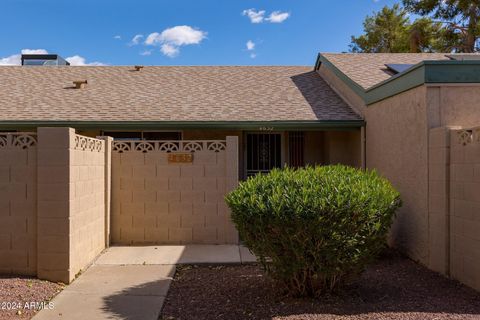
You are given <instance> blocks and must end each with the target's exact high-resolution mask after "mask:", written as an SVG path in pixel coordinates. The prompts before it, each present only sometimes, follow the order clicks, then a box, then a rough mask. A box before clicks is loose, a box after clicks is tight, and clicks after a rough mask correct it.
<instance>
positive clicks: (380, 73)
mask: <svg viewBox="0 0 480 320" xmlns="http://www.w3.org/2000/svg"><path fill="white" fill-rule="evenodd" d="M446 54H447V53H322V56H324V57H325V58H327V60H328V61H330V62H331V63H332V64H333V65H335V67H337V68H338V69H339V70H340V71H341V72H343V73H344V74H345V75H346V76H347V77H349V78H350V79H352V80H353V81H355V82H356V83H357V84H359V85H360V86H361V87H363V88H364V89H368V88H370V87H372V86H374V85H376V84H378V83H380V82H382V81H384V80H387V79H389V78H390V77H391V76H392V73H391V72H390V71H389V70H388V69H387V67H386V66H385V65H386V64H417V63H420V62H422V61H425V60H449V58H448V57H446V56H445V55H446Z"/></svg>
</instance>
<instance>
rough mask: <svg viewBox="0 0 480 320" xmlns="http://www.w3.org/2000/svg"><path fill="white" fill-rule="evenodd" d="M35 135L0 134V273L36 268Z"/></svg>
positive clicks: (30, 271) (34, 271)
mask: <svg viewBox="0 0 480 320" xmlns="http://www.w3.org/2000/svg"><path fill="white" fill-rule="evenodd" d="M36 144H37V137H36V134H31V133H11V134H4V133H0V273H15V274H23V275H35V274H36V270H37V147H36Z"/></svg>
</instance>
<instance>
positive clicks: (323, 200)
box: [225, 165, 401, 296]
mask: <svg viewBox="0 0 480 320" xmlns="http://www.w3.org/2000/svg"><path fill="white" fill-rule="evenodd" d="M225 200H226V202H227V204H228V206H229V207H230V209H231V211H232V219H233V221H234V223H235V225H236V226H237V228H238V231H239V234H240V237H241V239H242V241H243V242H244V244H245V245H246V246H247V247H248V248H249V249H250V250H251V251H252V252H253V253H254V254H255V255H256V256H257V257H258V259H259V262H260V263H261V264H262V265H263V266H264V267H265V269H266V271H267V273H268V274H269V275H270V276H271V277H272V278H273V279H274V280H276V281H277V282H278V283H279V284H281V285H283V286H285V287H286V288H287V289H288V291H289V293H290V294H292V295H296V296H315V295H319V294H321V293H323V292H325V291H331V290H333V289H335V288H336V287H337V286H338V285H339V284H341V283H343V282H345V280H347V279H349V278H351V277H353V276H356V275H358V274H359V273H360V272H361V271H363V270H364V268H365V266H366V265H367V264H368V263H369V262H370V261H371V260H372V259H373V258H374V257H375V256H376V255H377V254H378V253H379V252H380V251H381V250H382V249H383V248H384V246H385V243H386V235H387V233H388V230H389V228H390V225H391V223H392V220H393V216H394V214H395V211H396V209H397V208H399V207H400V205H401V201H400V195H399V193H398V192H397V191H396V190H395V189H394V188H393V187H392V185H391V184H390V183H389V182H388V180H386V179H385V178H383V177H380V176H379V175H378V174H377V173H376V172H375V171H369V170H367V171H365V170H360V169H355V168H352V167H347V166H342V165H333V166H318V167H307V168H302V169H290V168H285V169H275V170H272V171H271V172H270V173H268V174H266V175H260V174H258V175H256V176H254V177H251V178H249V179H248V180H246V181H244V182H241V183H240V185H239V186H238V188H236V189H235V190H234V191H232V192H231V193H229V194H228V195H227V196H226V198H225Z"/></svg>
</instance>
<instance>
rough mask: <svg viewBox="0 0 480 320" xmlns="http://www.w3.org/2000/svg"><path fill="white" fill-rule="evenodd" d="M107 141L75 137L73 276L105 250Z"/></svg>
mask: <svg viewBox="0 0 480 320" xmlns="http://www.w3.org/2000/svg"><path fill="white" fill-rule="evenodd" d="M105 150H106V148H105V141H104V140H99V139H93V138H88V137H84V136H80V135H75V145H74V146H73V148H71V149H70V156H71V160H70V186H71V188H72V189H73V190H72V193H71V196H72V198H71V200H70V232H69V236H70V270H71V271H70V273H71V275H72V274H73V273H76V272H79V271H80V270H82V269H83V268H85V266H87V265H88V264H89V263H90V262H91V261H92V260H93V259H94V258H95V257H96V256H97V255H98V254H99V253H100V252H101V251H102V250H103V249H104V248H105V224H106V221H105V206H106V202H105V191H106V188H105V182H106V178H105V161H106V157H105Z"/></svg>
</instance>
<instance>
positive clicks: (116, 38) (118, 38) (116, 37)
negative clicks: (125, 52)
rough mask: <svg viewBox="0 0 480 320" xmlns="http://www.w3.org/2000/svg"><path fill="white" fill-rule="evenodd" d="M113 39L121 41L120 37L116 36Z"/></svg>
mask: <svg viewBox="0 0 480 320" xmlns="http://www.w3.org/2000/svg"><path fill="white" fill-rule="evenodd" d="M113 39H115V40H122V36H120V35H116V36H114V37H113Z"/></svg>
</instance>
